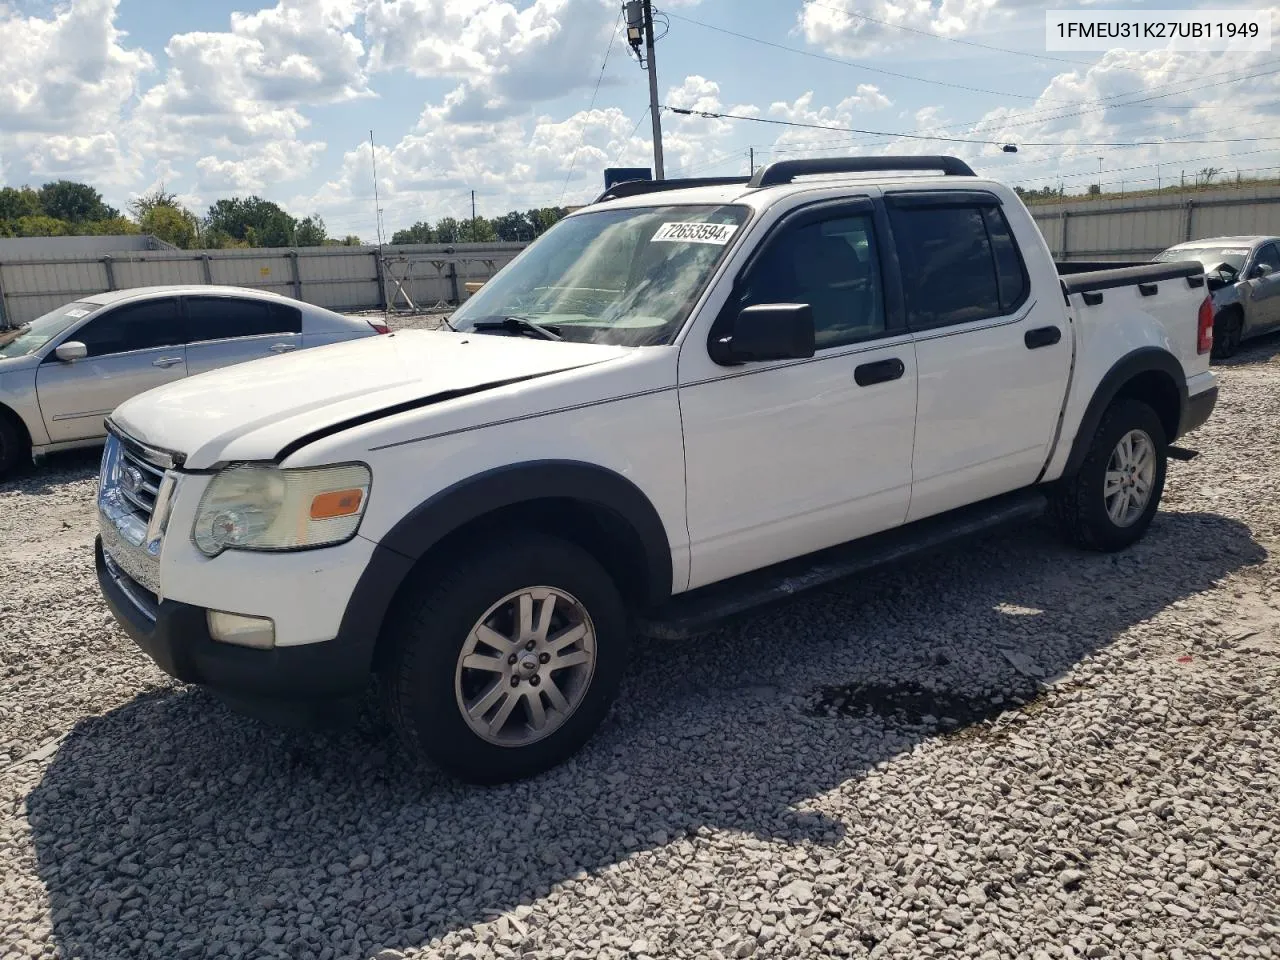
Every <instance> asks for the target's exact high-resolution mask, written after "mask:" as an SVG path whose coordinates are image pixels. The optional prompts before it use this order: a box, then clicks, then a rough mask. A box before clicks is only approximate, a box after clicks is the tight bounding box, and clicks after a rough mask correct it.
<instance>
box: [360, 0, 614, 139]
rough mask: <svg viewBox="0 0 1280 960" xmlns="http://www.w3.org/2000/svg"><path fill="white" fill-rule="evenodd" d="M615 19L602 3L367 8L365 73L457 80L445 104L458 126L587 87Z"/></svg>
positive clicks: (485, 0)
mask: <svg viewBox="0 0 1280 960" xmlns="http://www.w3.org/2000/svg"><path fill="white" fill-rule="evenodd" d="M617 13H618V10H617V6H616V5H615V4H614V3H611V2H607V0H535V2H534V3H532V4H531V5H529V6H527V7H525V8H524V9H522V10H521V9H517V8H516V7H515V6H514V5H513V4H512V3H509V2H505V0H370V2H369V5H368V8H367V9H366V11H365V19H364V25H365V35H366V37H367V39H368V41H369V47H370V52H369V63H370V68H371V70H375V71H386V70H394V69H403V70H407V71H408V72H410V73H413V74H415V75H417V76H420V77H432V78H446V79H457V80H459V81H460V83H459V86H458V88H457V89H456V90H455V91H454V94H453V96H452V97H451V99H449V100H448V101H446V104H447V106H448V116H449V117H450V118H451V119H454V120H458V121H464V122H465V121H470V120H477V119H481V118H490V119H492V118H500V117H502V116H504V115H507V114H510V113H512V112H515V111H517V110H519V109H521V108H522V107H525V106H527V105H528V104H530V103H535V102H537V101H541V100H550V99H554V98H555V97H558V96H561V95H563V94H565V93H567V92H569V91H571V90H574V89H576V88H579V87H585V86H587V85H589V84H593V83H594V82H595V78H596V76H597V74H598V72H599V62H600V61H599V58H600V57H602V56H603V55H604V50H605V45H606V43H607V42H608V39H609V35H610V31H611V30H612V29H613V25H614V22H615V20H616V19H617ZM617 42H618V43H621V40H619V41H617ZM614 53H615V54H619V53H620V51H618V50H615V51H614Z"/></svg>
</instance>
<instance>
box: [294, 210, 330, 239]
mask: <svg viewBox="0 0 1280 960" xmlns="http://www.w3.org/2000/svg"><path fill="white" fill-rule="evenodd" d="M295 239H296V242H297V244H298V246H300V247H323V246H324V243H325V241H326V240H328V239H329V234H328V232H326V230H325V227H324V220H322V219H321V218H320V214H318V213H313V214H312V215H311V216H309V217H305V218H304V219H303V220H302V221H301V222H300V223H299V224H298V229H297V232H296V236H295Z"/></svg>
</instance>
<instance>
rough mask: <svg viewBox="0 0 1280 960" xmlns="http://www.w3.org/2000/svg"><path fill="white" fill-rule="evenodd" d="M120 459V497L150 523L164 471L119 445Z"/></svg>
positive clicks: (125, 446) (123, 445)
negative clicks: (135, 508)
mask: <svg viewBox="0 0 1280 960" xmlns="http://www.w3.org/2000/svg"><path fill="white" fill-rule="evenodd" d="M120 458H121V463H120V473H119V476H118V482H119V484H120V495H121V496H123V497H124V498H125V499H126V500H128V501H129V502H130V503H131V504H133V505H134V506H135V507H137V508H138V512H139V513H141V514H142V517H143V519H144V520H146V521H150V520H151V514H152V512H154V510H155V508H156V499H157V498H158V497H159V496H160V484H162V483H163V482H164V470H163V469H161V468H160V467H157V466H156V465H155V464H152V463H148V462H147V461H146V460H144V459H143V458H142V455H141V454H139V453H136V452H134V451H133V450H131V449H130V448H129V447H128V446H127V445H125V444H121V449H120Z"/></svg>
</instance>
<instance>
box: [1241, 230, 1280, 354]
mask: <svg viewBox="0 0 1280 960" xmlns="http://www.w3.org/2000/svg"><path fill="white" fill-rule="evenodd" d="M1260 264H1266V265H1267V266H1268V267H1270V268H1271V271H1270V272H1269V273H1268V274H1267V275H1266V276H1259V275H1258V272H1257V271H1258V266H1259V265H1260ZM1247 286H1248V289H1249V293H1248V296H1249V300H1250V301H1251V305H1252V309H1251V310H1249V311H1248V312H1249V314H1250V317H1249V319H1250V320H1252V321H1253V323H1252V324H1251V325H1250V329H1249V330H1248V331H1247V332H1249V333H1257V332H1260V331H1263V330H1274V329H1276V327H1280V248H1277V246H1276V244H1275V243H1268V244H1265V245H1264V246H1262V247H1261V248H1260V249H1259V250H1258V252H1257V253H1256V254H1254V256H1253V262H1252V263H1251V264H1250V265H1249V280H1248V281H1247Z"/></svg>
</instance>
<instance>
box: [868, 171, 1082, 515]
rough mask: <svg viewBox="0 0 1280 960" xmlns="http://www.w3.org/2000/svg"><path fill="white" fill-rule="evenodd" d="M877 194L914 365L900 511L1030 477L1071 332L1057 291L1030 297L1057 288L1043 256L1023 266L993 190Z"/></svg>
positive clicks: (966, 497) (1058, 396)
mask: <svg viewBox="0 0 1280 960" xmlns="http://www.w3.org/2000/svg"><path fill="white" fill-rule="evenodd" d="M885 203H886V205H887V206H888V209H889V219H890V222H891V224H892V228H893V235H894V245H895V248H896V250H897V253H898V260H899V263H900V265H901V270H902V282H903V287H904V293H905V300H906V309H907V326H908V328H909V329H910V330H911V332H912V339H913V341H914V343H915V352H916V364H917V367H918V371H919V372H918V376H919V394H918V400H917V414H916V433H915V452H914V455H913V457H912V490H911V508H910V511H909V513H908V516H907V519H908V521H910V520H916V519H919V518H921V517H927V516H930V515H933V514H936V513H940V512H942V511H944V510H949V509H951V508H953V507H957V506H962V505H964V504H967V503H973V502H976V501H978V500H982V499H985V498H987V497H991V496H995V495H997V494H1000V493H1004V492H1007V491H1010V490H1014V489H1017V488H1018V487H1022V486H1026V485H1028V484H1031V483H1033V482H1034V481H1035V480H1036V477H1037V476H1038V474H1039V473H1040V470H1041V468H1042V466H1043V465H1044V462H1045V457H1046V456H1047V454H1048V448H1049V444H1050V442H1051V440H1052V438H1053V435H1054V431H1055V428H1056V425H1057V421H1058V416H1059V413H1060V411H1061V408H1062V402H1063V397H1064V396H1065V394H1066V388H1067V378H1068V375H1069V373H1070V368H1071V331H1070V330H1069V329H1068V328H1067V316H1066V311H1065V309H1064V307H1063V304H1062V300H1061V297H1060V295H1059V296H1058V297H1053V296H1047V297H1046V300H1047V301H1048V302H1041V301H1040V300H1038V299H1037V295H1036V291H1044V292H1045V293H1046V294H1048V293H1050V292H1052V293H1056V292H1057V291H1058V289H1059V285H1058V278H1057V274H1056V271H1055V272H1054V273H1053V275H1052V276H1051V277H1050V276H1049V275H1048V274H1047V273H1046V272H1045V271H1047V270H1049V269H1050V267H1051V263H1052V262H1051V261H1050V260H1049V258H1048V257H1047V256H1040V257H1038V258H1036V259H1035V260H1033V261H1032V262H1033V263H1034V264H1035V265H1036V269H1037V272H1036V274H1035V275H1034V277H1033V275H1031V274H1030V273H1029V272H1028V268H1027V265H1026V262H1025V261H1024V258H1023V256H1022V254H1021V252H1020V250H1019V248H1018V244H1017V242H1016V241H1015V239H1014V234H1013V231H1012V229H1011V228H1010V225H1009V219H1008V217H1007V216H1006V214H1005V213H1004V211H1003V210H1002V209H1001V205H1000V201H999V199H998V198H997V197H996V196H995V195H994V194H991V193H987V192H985V191H933V192H929V191H903V192H897V193H889V194H887V195H886V196H885ZM1014 216H1015V217H1017V219H1018V221H1019V222H1020V223H1022V222H1023V221H1028V220H1029V218H1028V217H1026V215H1025V213H1024V212H1023V211H1021V210H1019V211H1014ZM1024 226H1025V224H1024ZM1028 229H1031V230H1034V225H1032V226H1030V227H1029V228H1028ZM1040 261H1044V263H1040Z"/></svg>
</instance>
